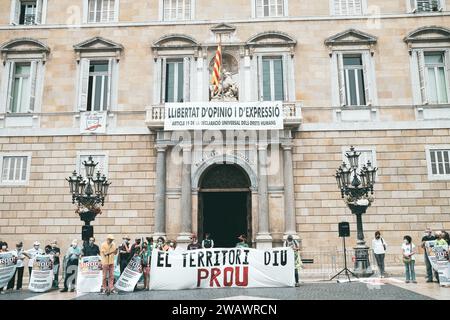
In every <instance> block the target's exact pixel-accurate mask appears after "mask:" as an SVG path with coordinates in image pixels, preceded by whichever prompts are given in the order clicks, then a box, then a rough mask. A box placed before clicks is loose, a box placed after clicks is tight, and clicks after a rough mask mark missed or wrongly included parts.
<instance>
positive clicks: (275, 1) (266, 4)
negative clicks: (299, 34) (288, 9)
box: [255, 0, 285, 18]
mask: <svg viewBox="0 0 450 320" xmlns="http://www.w3.org/2000/svg"><path fill="white" fill-rule="evenodd" d="M255 1H256V17H257V18H261V17H282V16H284V15H285V13H284V11H285V10H284V1H285V0H255Z"/></svg>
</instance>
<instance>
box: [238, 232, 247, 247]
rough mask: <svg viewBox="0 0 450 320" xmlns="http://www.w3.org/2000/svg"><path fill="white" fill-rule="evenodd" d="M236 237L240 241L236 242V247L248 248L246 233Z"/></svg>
mask: <svg viewBox="0 0 450 320" xmlns="http://www.w3.org/2000/svg"><path fill="white" fill-rule="evenodd" d="M238 239H239V240H241V241H240V242H238V243H237V244H236V248H249V246H248V243H247V236H246V235H243V234H241V235H240V236H239V237H238Z"/></svg>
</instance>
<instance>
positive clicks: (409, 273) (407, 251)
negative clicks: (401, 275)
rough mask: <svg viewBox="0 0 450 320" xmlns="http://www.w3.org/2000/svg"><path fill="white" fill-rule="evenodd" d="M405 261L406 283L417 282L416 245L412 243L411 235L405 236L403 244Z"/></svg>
mask: <svg viewBox="0 0 450 320" xmlns="http://www.w3.org/2000/svg"><path fill="white" fill-rule="evenodd" d="M402 253H403V263H404V265H405V274H406V281H405V282H406V283H409V282H410V281H411V282H413V283H417V281H416V272H415V271H414V264H415V262H416V257H415V254H416V246H415V245H414V244H413V243H412V239H411V237H410V236H404V237H403V244H402Z"/></svg>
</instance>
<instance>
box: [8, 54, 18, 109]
mask: <svg viewBox="0 0 450 320" xmlns="http://www.w3.org/2000/svg"><path fill="white" fill-rule="evenodd" d="M8 68H9V69H8V70H7V72H8V82H7V89H6V106H7V110H8V112H11V107H12V102H13V84H14V72H15V70H16V63H15V62H14V61H10V62H8Z"/></svg>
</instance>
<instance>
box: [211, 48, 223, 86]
mask: <svg viewBox="0 0 450 320" xmlns="http://www.w3.org/2000/svg"><path fill="white" fill-rule="evenodd" d="M221 68H222V45H221V44H219V46H218V47H217V51H216V56H215V58H214V69H213V73H212V84H213V85H214V93H216V92H217V91H218V90H219V81H220V70H221Z"/></svg>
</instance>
